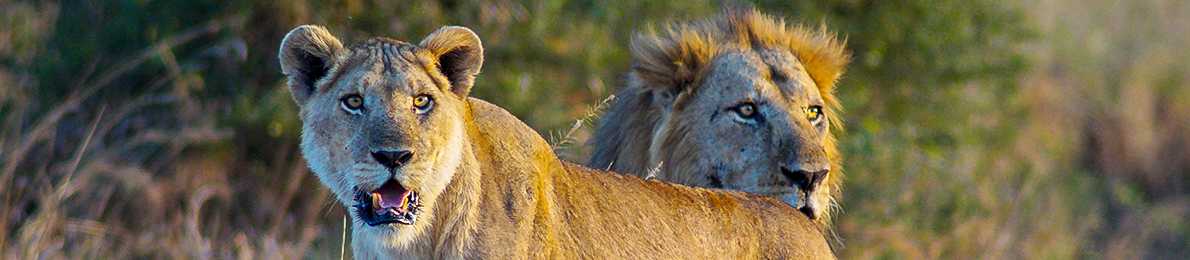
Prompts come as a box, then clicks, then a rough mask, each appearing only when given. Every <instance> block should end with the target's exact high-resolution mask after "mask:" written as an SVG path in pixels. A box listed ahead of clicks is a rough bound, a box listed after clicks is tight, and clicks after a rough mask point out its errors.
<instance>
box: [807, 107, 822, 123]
mask: <svg viewBox="0 0 1190 260" xmlns="http://www.w3.org/2000/svg"><path fill="white" fill-rule="evenodd" d="M820 117H822V106H810V107H809V108H806V118H809V119H810V121H814V120H818V118H820Z"/></svg>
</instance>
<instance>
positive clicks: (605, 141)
mask: <svg viewBox="0 0 1190 260" xmlns="http://www.w3.org/2000/svg"><path fill="white" fill-rule="evenodd" d="M631 47H632V59H633V61H632V71H631V72H630V73H629V76H628V84H627V86H626V87H625V89H624V90H623V91H622V92H621V93H620V94H619V97H618V100H617V101H616V102H615V103H614V104H613V105H612V106H611V107H610V108H609V110H608V111H607V113H606V114H605V115H604V117H603V119H602V123H601V124H600V126H599V130H598V131H597V133H596V135H595V136H594V137H593V138H592V140H594V141H593V142H594V151H593V155H592V158H591V161H590V166H592V167H594V168H599V169H610V170H612V171H616V172H621V173H631V174H636V175H639V176H642V177H654V178H657V179H660V180H664V181H671V182H676V183H680V184H685V185H692V186H700V187H711V188H724V189H735V190H743V191H748V192H755V193H759V194H763V195H767V196H772V197H775V198H778V199H781V200H782V201H784V202H786V203H788V204H790V205H792V206H794V207H796V208H798V209H799V210H801V211H802V212H804V213H806V214H807V215H808V216H809V217H811V218H813V219H815V222H817V223H819V224H820V225H823V226H826V225H828V224H829V219H830V215H831V210H832V208H833V207H835V206H834V205H835V202H834V199H833V198H834V197H833V196H835V195H836V194H838V193H839V186H840V180H841V178H842V172H841V169H840V165H839V161H840V157H839V153H838V150H837V149H836V147H835V138H834V136H833V135H832V134H831V132H830V125H831V122H832V121H834V122H837V121H838V119H837V117H838V113H839V112H838V111H839V103H838V100H837V99H836V98H835V96H834V94H833V91H834V88H833V87H834V84H835V81H836V79H838V78H839V76H840V75H841V74H842V72H843V68H844V66H845V65H846V63H847V62H848V60H849V55H848V54H846V52H845V51H844V49H843V45H842V43H840V42H838V41H836V40H835V38H834V35H833V34H830V33H827V32H826V31H825V30H821V29H819V30H810V29H806V28H803V27H800V26H786V25H785V23H784V21H781V20H776V19H773V18H772V17H769V16H766V15H764V14H760V13H758V12H756V11H755V10H750V11H738V10H727V11H725V13H724V14H723V15H722V16H720V17H718V18H716V19H710V20H704V21H698V22H692V23H682V24H673V25H670V26H668V27H666V28H665V30H664V31H663V32H662V33H656V32H653V31H650V32H647V33H642V34H638V35H636V36H635V37H634V38H633V40H632V45H631ZM836 127H837V123H836Z"/></svg>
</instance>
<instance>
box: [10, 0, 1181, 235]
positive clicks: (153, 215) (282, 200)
mask: <svg viewBox="0 0 1190 260" xmlns="http://www.w3.org/2000/svg"><path fill="white" fill-rule="evenodd" d="M754 4H755V5H756V6H757V7H758V8H759V9H760V10H762V11H763V12H767V13H769V14H773V15H777V16H780V17H785V18H786V21H788V22H791V23H799V24H807V25H811V26H814V25H819V24H821V25H824V26H826V27H827V28H829V29H831V30H834V31H837V32H838V33H839V35H840V36H841V37H845V38H846V39H847V40H848V42H847V43H848V48H849V49H850V50H851V51H852V52H853V53H854V54H855V57H856V59H855V61H854V62H853V63H852V65H851V66H850V67H849V70H848V71H847V73H846V74H845V75H844V79H843V80H842V82H841V83H840V88H839V90H838V93H839V96H840V97H841V99H842V101H843V106H844V110H845V114H844V115H843V118H844V122H842V123H843V124H844V126H845V131H844V132H843V133H842V134H841V135H840V137H839V138H840V140H841V143H842V144H843V147H842V148H843V149H844V152H845V161H844V165H845V170H846V172H847V179H846V180H845V188H844V194H843V201H842V209H843V213H842V214H841V215H840V219H838V221H836V223H837V226H836V228H835V229H834V230H833V232H835V239H834V241H835V245H836V247H837V252H838V253H839V254H840V256H841V257H843V258H860V259H869V258H909V259H937V258H947V259H950V258H1079V259H1083V258H1110V259H1120V258H1127V259H1132V258H1177V257H1179V256H1185V255H1190V222H1187V221H1186V220H1187V219H1190V190H1188V188H1190V187H1188V186H1190V177H1188V175H1190V149H1186V148H1185V147H1190V62H1188V61H1190V57H1187V56H1188V55H1190V54H1187V52H1185V50H1186V49H1190V48H1188V47H1190V41H1187V39H1190V29H1187V28H1190V18H1188V17H1190V3H1186V2H1185V1H1178V0H1143V1H1125V0H1078V1H1059V0H1015V1H1007V2H1005V1H990V0H978V1H947V0H906V1H898V2H886V1H869V0H829V1H769V0H761V1H758V2H756V3H754ZM720 6H721V3H720V2H718V1H642V2H635V3H624V2H622V1H598V0H560V1H540V0H536V1H535V0H526V1H511V0H490V1H477V2H469V1H438V2H424V1H378V2H355V1H336V2H318V1H261V0H246V1H234V2H219V1H183V2H178V1H151V0H141V1H102V0H101V1H12V0H0V86H2V87H0V120H2V121H3V128H0V203H2V204H0V213H2V215H0V234H3V236H0V257H2V258H6V259H31V258H41V257H49V258H72V259H78V258H95V257H99V258H101V259H110V258H200V259H206V258H240V259H256V258H283V259H292V258H315V259H324V258H333V257H337V256H339V253H340V251H339V250H340V243H341V242H342V238H343V235H344V234H343V232H344V230H343V227H342V224H343V221H344V219H343V209H342V207H339V206H337V205H338V203H335V202H333V201H332V200H331V198H330V197H329V196H328V193H327V191H326V190H325V189H324V188H322V186H321V184H319V183H318V181H317V178H315V177H314V176H313V175H312V174H310V173H309V172H308V169H306V167H305V164H304V162H303V160H302V158H301V155H300V154H299V153H298V152H297V143H298V142H297V139H298V135H299V134H300V133H299V131H300V122H299V121H298V119H297V116H296V107H295V106H294V105H293V103H292V101H291V98H290V96H289V93H288V92H287V90H286V89H285V87H284V82H283V79H282V77H281V76H282V75H281V74H280V70H279V68H278V63H277V60H276V58H275V57H276V51H277V48H278V46H279V44H280V41H281V38H282V37H283V36H284V34H285V33H286V32H288V31H289V30H290V29H292V28H293V27H295V26H297V25H301V24H321V25H325V26H327V27H328V28H329V29H330V31H331V32H332V33H334V34H336V35H337V36H338V37H340V38H341V39H343V40H344V41H345V42H346V43H354V42H358V41H360V40H363V39H366V38H367V37H372V36H385V37H391V38H395V39H400V40H405V41H409V42H417V41H419V40H420V39H421V38H422V37H424V36H425V35H426V34H428V33H429V32H432V31H433V30H435V29H437V28H438V27H441V26H443V25H462V26H467V27H470V28H472V29H473V30H475V31H476V32H477V33H478V34H479V35H480V37H481V38H482V39H483V41H484V46H485V50H486V64H485V66H484V69H483V73H482V74H481V75H480V77H479V78H478V80H477V87H476V88H475V89H474V90H473V92H472V95H473V96H477V97H479V98H483V99H486V100H489V101H492V102H493V103H495V104H497V105H500V106H502V107H505V108H506V109H508V110H509V111H511V112H512V113H513V114H515V115H517V116H518V117H520V118H522V119H523V120H524V121H526V122H527V123H528V124H529V125H530V126H532V127H534V128H535V129H537V130H538V131H539V132H541V133H542V135H543V136H546V137H547V140H550V141H551V142H553V143H555V144H568V145H560V147H559V152H560V154H562V155H563V156H564V157H566V158H568V159H570V160H575V161H581V160H583V159H585V157H586V151H585V150H586V149H587V147H585V146H582V145H576V144H582V143H583V142H584V141H585V138H587V136H589V134H590V127H591V124H590V123H591V122H590V120H584V119H586V118H589V116H588V113H590V112H591V110H592V108H593V107H594V106H596V104H598V103H600V101H601V100H604V99H605V98H606V97H607V96H608V95H609V94H612V93H615V91H616V90H617V89H618V87H617V86H618V84H619V82H620V81H621V80H622V79H621V76H622V75H623V74H624V73H625V72H626V71H627V69H628V64H629V60H628V59H629V54H628V52H627V46H628V40H629V39H630V37H631V35H632V32H633V31H637V30H641V29H645V28H649V27H650V26H656V25H659V24H663V23H666V22H668V21H674V20H688V19H699V18H705V17H709V16H712V15H714V14H715V13H716V12H717V11H718V9H719V7H720ZM576 120H580V121H579V122H580V123H581V124H580V127H579V128H578V129H574V128H573V127H574V126H575V122H576ZM572 130H573V131H572ZM571 132H573V133H571ZM348 239H349V238H348ZM347 251H348V252H349V251H350V250H347Z"/></svg>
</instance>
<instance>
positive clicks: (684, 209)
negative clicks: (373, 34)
mask: <svg viewBox="0 0 1190 260" xmlns="http://www.w3.org/2000/svg"><path fill="white" fill-rule="evenodd" d="M279 56H280V60H281V68H282V71H283V72H284V73H285V75H286V79H287V81H288V85H289V90H290V91H291V92H292V94H293V98H294V100H295V101H296V102H297V104H298V105H299V106H300V107H301V112H300V113H301V115H300V116H301V118H302V146H301V147H302V154H303V155H304V156H305V158H306V161H307V162H309V165H310V168H311V169H313V171H314V173H315V174H317V175H318V178H319V179H320V180H321V181H322V183H323V184H324V185H326V186H327V187H328V188H329V189H330V190H331V192H333V193H334V194H335V196H336V198H337V199H338V200H339V202H341V203H343V205H346V206H348V207H350V208H351V209H352V210H351V211H350V212H351V213H350V214H351V216H352V217H353V219H354V221H353V223H354V224H353V225H352V227H353V228H352V234H353V235H352V241H351V245H352V248H353V251H354V252H355V257H357V258H363V259H376V258H400V259H405V258H434V259H439V258H449V259H458V258H535V259H538V258H553V259H586V258H618V259H638V258H667V259H703V258H779V259H786V258H833V257H834V256H833V253H832V252H831V249H830V247H829V245H827V243H826V239H825V238H824V237H823V235H822V233H821V231H819V230H818V229H817V226H815V225H814V224H813V222H811V221H810V220H809V219H808V218H806V217H805V216H803V215H802V214H801V213H798V211H797V210H796V209H794V208H792V207H789V206H788V205H786V204H785V203H782V202H780V201H777V200H775V199H772V198H768V197H763V196H759V195H754V194H749V193H744V192H738V191H719V190H708V189H701V188H691V187H685V186H679V185H675V184H670V183H664V182H660V181H646V180H642V179H639V178H636V177H631V176H625V175H620V174H614V173H610V172H603V171H598V170H592V169H588V168H584V167H582V166H577V165H574V164H571V163H567V162H563V161H561V160H559V159H558V157H557V155H555V154H554V153H553V151H552V150H551V149H550V147H549V145H548V144H546V142H545V140H544V139H542V138H541V136H540V135H538V134H537V133H536V132H534V131H533V130H532V129H531V128H529V127H528V126H526V125H525V124H524V123H522V122H521V121H520V120H517V118H516V117H513V116H512V115H510V114H509V113H508V112H507V111H505V110H503V109H501V108H499V107H496V106H495V105H492V104H490V103H487V102H484V101H482V100H479V99H474V98H469V97H467V94H468V92H469V91H470V90H471V86H472V83H473V82H474V79H475V75H476V74H478V73H479V68H480V65H481V64H482V63H483V47H482V46H481V45H480V40H479V38H478V37H477V36H476V35H475V34H474V33H473V32H471V30H468V29H466V28H462V27H443V28H442V29H439V30H438V31H436V32H434V33H433V34H430V35H429V36H427V37H426V39H424V40H422V41H421V43H420V44H417V45H412V44H408V43H405V42H400V41H396V40H392V39H387V38H373V39H369V40H366V41H364V42H362V43H358V44H356V45H353V46H351V47H348V48H344V47H343V45H342V44H341V43H340V42H339V40H338V39H337V38H335V37H334V36H331V35H330V33H328V32H327V31H326V30H325V29H323V28H322V27H317V26H308V25H307V26H301V27H298V28H296V29H294V30H293V31H291V32H290V33H289V34H288V35H286V36H285V40H284V41H283V42H282V44H281V50H280V55H279Z"/></svg>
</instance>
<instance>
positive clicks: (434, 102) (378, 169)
mask: <svg viewBox="0 0 1190 260" xmlns="http://www.w3.org/2000/svg"><path fill="white" fill-rule="evenodd" d="M341 46H342V45H341V44H340V43H339V40H338V39H336V38H334V36H331V35H330V34H329V33H327V32H326V30H325V29H323V28H321V27H315V26H302V27H298V28H297V29H294V30H293V31H291V32H290V33H289V35H287V36H286V38H285V40H284V43H283V44H282V47H281V54H280V56H281V57H280V58H281V63H282V69H283V71H284V72H285V74H286V76H287V79H288V84H289V88H290V91H291V92H292V93H293V96H294V100H295V101H296V102H297V103H298V105H299V106H301V114H300V116H301V118H302V122H303V124H302V127H303V129H302V153H303V155H304V156H305V158H306V161H307V162H308V163H309V165H310V168H311V169H312V170H313V171H314V173H315V174H317V175H318V177H319V179H320V180H321V181H322V183H323V184H324V185H326V186H327V187H328V188H329V189H330V190H331V191H332V192H333V193H334V194H335V195H336V197H337V198H338V200H339V201H340V202H341V203H343V204H344V206H348V207H350V208H352V209H353V210H352V211H351V214H352V216H353V217H355V218H356V219H357V220H359V221H357V223H361V222H362V223H364V224H366V226H365V225H358V224H357V228H364V229H369V230H372V231H374V232H381V233H385V234H384V235H383V237H397V241H392V242H395V243H397V244H400V243H404V242H408V240H411V239H412V237H413V236H414V235H416V234H419V233H420V232H421V231H422V230H423V229H424V228H425V227H426V226H427V225H428V224H426V222H427V221H419V219H421V218H424V217H428V216H427V215H432V209H433V208H434V201H435V198H437V197H438V196H439V195H440V194H441V193H442V191H443V190H444V189H445V187H446V185H447V184H448V183H449V182H450V180H451V178H452V177H453V175H454V173H455V171H456V169H457V168H458V166H459V164H461V156H462V155H461V153H462V151H463V150H464V149H463V146H464V139H465V138H464V137H463V136H464V135H463V134H464V132H463V121H464V120H463V117H464V116H465V115H464V112H463V111H465V106H466V105H465V102H466V101H465V98H466V96H467V92H469V90H470V87H471V82H472V80H473V77H474V75H475V74H476V73H477V72H478V70H479V66H480V64H481V63H482V58H481V57H482V48H481V47H480V43H479V39H478V37H476V36H475V34H474V33H472V32H471V31H470V30H467V29H465V28H461V27H445V28H443V29H440V30H438V31H437V32H435V33H434V34H431V35H430V36H429V37H427V38H426V39H425V40H423V41H422V43H421V44H420V45H411V44H408V43H404V42H400V41H396V40H391V39H384V38H374V39H370V40H367V41H364V42H362V43H359V44H356V45H353V46H352V47H350V48H342V47H341Z"/></svg>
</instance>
